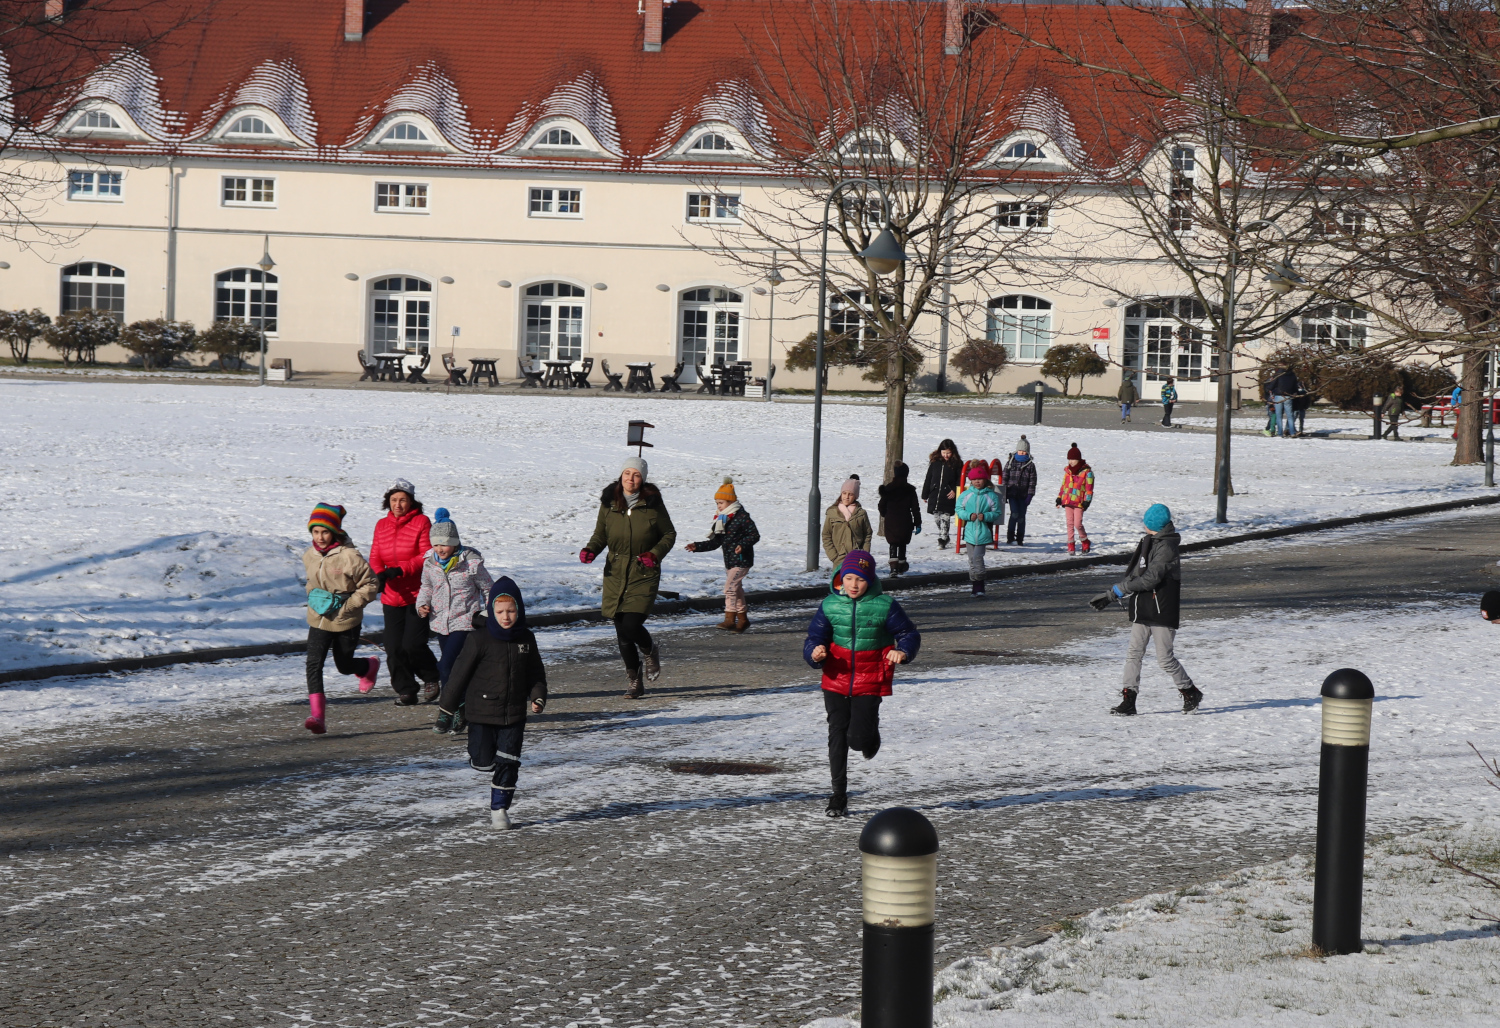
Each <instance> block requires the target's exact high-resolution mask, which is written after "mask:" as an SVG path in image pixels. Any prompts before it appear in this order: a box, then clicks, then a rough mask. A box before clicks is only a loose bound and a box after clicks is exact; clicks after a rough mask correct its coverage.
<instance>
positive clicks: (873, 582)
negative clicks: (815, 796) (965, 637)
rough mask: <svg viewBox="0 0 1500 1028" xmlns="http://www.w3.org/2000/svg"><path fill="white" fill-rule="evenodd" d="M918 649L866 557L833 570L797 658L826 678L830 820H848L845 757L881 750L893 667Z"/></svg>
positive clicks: (912, 628) (856, 555)
mask: <svg viewBox="0 0 1500 1028" xmlns="http://www.w3.org/2000/svg"><path fill="white" fill-rule="evenodd" d="M921 646H922V635H921V633H920V632H918V631H917V626H916V625H914V624H912V623H911V618H909V617H907V616H906V611H904V610H902V609H901V604H899V603H897V602H896V601H895V600H893V599H891V598H890V597H889V596H887V595H885V593H884V591H883V590H882V589H881V588H880V579H879V577H878V576H877V575H876V574H875V558H874V557H872V556H870V554H869V553H867V552H866V551H864V550H854V551H852V552H850V553H849V554H848V555H847V556H845V557H844V561H843V563H842V564H841V565H840V566H839V567H838V569H837V570H836V571H834V573H833V578H832V580H831V581H830V582H829V583H828V595H827V596H826V597H824V598H823V602H822V604H821V605H820V606H819V607H818V612H817V613H816V614H814V615H813V619H812V622H811V623H810V624H809V625H808V626H807V639H806V641H805V642H803V644H802V659H804V660H806V661H807V663H808V666H810V667H813V668H816V669H819V670H821V671H822V672H823V682H822V685H823V709H824V710H825V711H826V712H827V714H828V771H829V774H830V776H831V777H832V779H833V795H832V796H830V797H829V798H828V816H829V817H845V816H846V815H847V814H848V813H849V775H848V770H849V763H848V762H849V751H850V750H859V751H860V753H862V754H863V755H864V758H865V759H866V760H870V759H873V758H874V756H875V754H876V753H877V752H878V751H879V750H880V698H881V697H882V696H889V695H891V682H892V681H893V680H894V679H895V677H896V665H897V664H909V663H911V661H912V660H914V659H916V656H917V650H918V649H920V648H921Z"/></svg>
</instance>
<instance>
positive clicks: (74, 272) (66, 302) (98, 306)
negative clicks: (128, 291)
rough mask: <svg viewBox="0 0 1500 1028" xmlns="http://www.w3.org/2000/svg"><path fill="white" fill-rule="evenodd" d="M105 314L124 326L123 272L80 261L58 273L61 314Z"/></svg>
mask: <svg viewBox="0 0 1500 1028" xmlns="http://www.w3.org/2000/svg"><path fill="white" fill-rule="evenodd" d="M90 309H93V310H101V311H109V312H110V313H111V314H113V315H114V316H115V320H116V321H118V322H120V323H121V324H124V322H125V272H124V271H123V270H121V269H120V268H117V267H115V266H114V265H113V264H101V263H99V262H98V261H83V262H82V263H79V264H70V265H68V266H67V267H66V268H63V269H62V312H63V313H64V314H67V313H68V312H69V311H86V310H90Z"/></svg>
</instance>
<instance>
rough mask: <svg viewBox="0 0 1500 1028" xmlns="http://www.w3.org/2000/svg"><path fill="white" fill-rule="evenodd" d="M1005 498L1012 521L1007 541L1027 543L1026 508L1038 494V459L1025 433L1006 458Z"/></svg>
mask: <svg viewBox="0 0 1500 1028" xmlns="http://www.w3.org/2000/svg"><path fill="white" fill-rule="evenodd" d="M1003 481H1004V482H1005V500H1006V502H1007V503H1009V504H1010V522H1009V524H1007V525H1006V526H1005V541H1006V542H1007V543H1015V544H1016V545H1017V546H1025V545H1026V508H1027V507H1028V506H1030V505H1031V498H1032V497H1033V496H1035V495H1036V461H1034V460H1032V459H1031V443H1030V441H1029V440H1027V438H1026V437H1025V436H1024V435H1023V436H1022V437H1021V441H1020V442H1019V443H1017V444H1016V452H1015V453H1012V454H1011V455H1010V456H1008V457H1006V458H1005V478H1004V479H1003Z"/></svg>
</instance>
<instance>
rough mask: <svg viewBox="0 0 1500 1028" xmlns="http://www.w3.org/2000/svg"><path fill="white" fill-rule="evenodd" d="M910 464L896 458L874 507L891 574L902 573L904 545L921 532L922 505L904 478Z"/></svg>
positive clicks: (904, 571)
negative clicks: (881, 526) (883, 528)
mask: <svg viewBox="0 0 1500 1028" xmlns="http://www.w3.org/2000/svg"><path fill="white" fill-rule="evenodd" d="M910 474H911V468H909V467H907V466H906V465H905V464H903V463H901V462H900V461H899V460H898V461H897V462H896V463H895V464H894V465H893V466H892V467H891V480H890V481H889V482H888V483H886V484H885V485H883V486H881V487H880V489H879V490H878V492H879V493H880V503H879V504H878V505H877V509H878V510H879V512H880V516H881V518H882V519H883V524H884V525H885V541H886V543H887V545H889V546H890V548H891V574H892V575H901V574H905V573H906V571H907V569H908V568H910V567H911V565H910V564H908V563H907V562H906V547H907V545H908V544H909V543H910V542H911V537H912V536H914V535H921V534H922V505H921V504H920V503H919V502H918V501H917V487H916V486H914V485H912V484H911V483H910V482H908V481H907V480H906V477H907V476H908V475H910Z"/></svg>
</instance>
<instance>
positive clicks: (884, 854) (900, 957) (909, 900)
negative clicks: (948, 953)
mask: <svg viewBox="0 0 1500 1028" xmlns="http://www.w3.org/2000/svg"><path fill="white" fill-rule="evenodd" d="M859 850H860V864H861V872H862V873H861V883H862V886H863V896H864V957H863V974H862V990H861V996H860V1020H859V1023H860V1025H861V1028H932V973H933V955H934V952H935V947H934V944H933V938H934V936H933V922H934V920H935V917H936V908H937V854H938V838H937V830H936V829H934V828H933V827H932V822H931V821H928V820H927V818H925V817H923V816H922V815H921V814H919V813H917V812H916V811H915V810H912V809H910V808H909V807H892V808H890V809H889V810H883V811H881V812H880V813H879V814H876V815H875V816H874V817H872V818H870V820H869V822H868V823H867V824H866V825H865V828H864V831H863V832H861V833H860V836H859Z"/></svg>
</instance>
